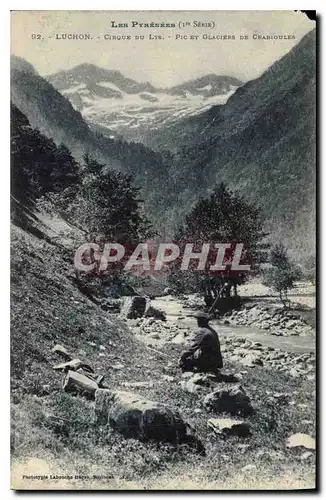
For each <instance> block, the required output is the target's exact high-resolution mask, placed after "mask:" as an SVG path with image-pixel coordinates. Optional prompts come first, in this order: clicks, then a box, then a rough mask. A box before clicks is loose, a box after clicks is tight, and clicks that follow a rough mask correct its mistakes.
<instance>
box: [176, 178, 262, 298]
mask: <svg viewBox="0 0 326 500" xmlns="http://www.w3.org/2000/svg"><path fill="white" fill-rule="evenodd" d="M261 214H262V211H261V209H260V207H259V206H258V205H256V204H254V203H249V202H248V201H246V200H245V199H244V198H243V197H242V196H240V195H239V194H238V193H236V192H233V191H232V190H230V189H228V188H227V187H226V185H225V184H224V183H221V184H219V185H218V186H217V187H216V188H215V189H214V191H213V193H212V194H211V195H210V197H209V198H207V199H201V200H199V201H198V203H197V204H196V205H195V207H194V208H193V209H192V210H191V212H190V213H189V214H188V215H187V216H186V219H185V222H184V224H183V225H182V226H181V227H180V228H179V230H178V231H177V234H176V236H175V239H176V241H177V242H178V243H179V245H180V247H181V249H183V248H184V247H185V244H186V243H193V244H194V245H195V247H196V245H197V246H198V248H201V245H202V244H203V243H210V244H211V245H213V244H216V243H230V244H231V249H230V250H229V251H228V252H227V255H226V256H227V258H229V260H230V259H231V258H232V257H233V252H234V249H235V245H236V244H237V243H242V244H243V250H244V251H245V254H244V255H243V260H242V264H249V265H250V267H251V271H250V272H255V270H257V268H258V266H259V264H260V263H261V262H264V261H266V258H267V253H266V249H267V247H268V245H267V243H266V242H264V238H265V237H266V233H265V232H264V230H263V219H262V215H261ZM212 263H213V262H212V261H211V260H210V259H208V262H207V266H206V269H205V270H204V271H203V272H198V271H194V270H190V271H188V272H186V271H180V272H178V271H177V269H176V266H178V265H179V263H177V264H176V266H173V268H171V271H170V278H169V282H170V284H172V285H173V283H172V282H174V283H175V282H176V281H178V286H179V288H180V287H181V282H183V283H185V282H186V283H188V284H190V285H191V288H193V289H198V287H201V288H202V289H203V288H205V287H206V284H207V281H209V280H210V279H211V277H212V274H211V272H210V271H209V266H210V265H211V264H212ZM196 267H197V262H196V261H194V268H196ZM219 278H222V280H223V279H224V278H227V279H228V280H231V281H233V282H234V283H233V284H234V285H236V284H239V283H240V282H244V280H245V279H246V278H247V273H243V272H242V273H241V277H240V276H239V275H237V274H235V273H234V274H232V273H230V272H228V271H226V272H225V273H220V274H219Z"/></svg>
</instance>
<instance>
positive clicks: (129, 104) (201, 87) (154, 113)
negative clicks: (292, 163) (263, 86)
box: [47, 64, 243, 142]
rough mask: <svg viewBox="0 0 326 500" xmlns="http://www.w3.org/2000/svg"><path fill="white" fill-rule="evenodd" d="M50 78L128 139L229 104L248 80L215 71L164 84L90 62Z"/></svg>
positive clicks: (89, 115) (88, 115)
mask: <svg viewBox="0 0 326 500" xmlns="http://www.w3.org/2000/svg"><path fill="white" fill-rule="evenodd" d="M47 79H48V81H49V82H50V83H51V84H52V85H53V86H54V87H55V88H56V89H57V90H58V91H59V92H60V93H61V94H63V95H64V96H65V97H66V98H68V99H69V101H70V102H71V103H72V105H73V106H74V108H75V109H76V110H78V111H80V112H81V113H82V115H83V117H84V118H85V119H86V120H88V121H89V122H91V123H93V124H94V125H97V126H101V128H102V127H105V128H107V129H109V130H111V131H112V130H113V131H115V132H116V133H119V134H122V135H123V136H124V137H125V138H126V139H128V140H136V141H143V142H146V132H147V131H148V130H153V129H160V128H161V127H162V126H166V125H169V124H171V123H175V122H177V121H178V120H180V119H181V118H185V117H187V116H193V115H196V114H199V113H202V112H203V111H205V110H207V109H209V108H210V107H211V106H214V105H216V104H224V103H225V102H226V101H227V100H228V98H229V97H230V96H231V95H232V94H233V93H234V92H235V90H236V89H237V88H238V87H239V86H241V85H242V84H243V82H241V81H240V80H238V79H236V78H233V77H229V76H220V75H213V74H211V75H207V76H204V77H201V78H198V79H196V80H191V81H189V82H185V83H183V84H181V85H177V86H175V87H172V88H170V89H160V88H155V87H153V85H151V84H150V83H148V82H145V83H139V82H136V81H135V80H132V79H130V78H126V77H125V76H123V75H122V74H121V73H120V72H119V71H110V70H106V69H102V68H98V67H97V66H94V65H91V64H82V65H80V66H77V67H75V68H73V69H72V70H69V71H61V72H59V73H56V74H54V75H51V76H49V77H47Z"/></svg>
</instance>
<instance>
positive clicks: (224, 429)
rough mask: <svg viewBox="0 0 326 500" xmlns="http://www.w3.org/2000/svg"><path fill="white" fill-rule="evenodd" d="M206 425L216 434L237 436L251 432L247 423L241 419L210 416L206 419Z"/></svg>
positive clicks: (247, 434)
mask: <svg viewBox="0 0 326 500" xmlns="http://www.w3.org/2000/svg"><path fill="white" fill-rule="evenodd" d="M207 426H208V427H209V428H210V429H212V430H213V431H214V432H215V433H216V434H226V435H234V436H239V437H247V436H249V435H250V434H251V432H250V426H249V424H248V423H247V422H244V421H243V420H235V419H231V418H210V419H209V420H208V421H207Z"/></svg>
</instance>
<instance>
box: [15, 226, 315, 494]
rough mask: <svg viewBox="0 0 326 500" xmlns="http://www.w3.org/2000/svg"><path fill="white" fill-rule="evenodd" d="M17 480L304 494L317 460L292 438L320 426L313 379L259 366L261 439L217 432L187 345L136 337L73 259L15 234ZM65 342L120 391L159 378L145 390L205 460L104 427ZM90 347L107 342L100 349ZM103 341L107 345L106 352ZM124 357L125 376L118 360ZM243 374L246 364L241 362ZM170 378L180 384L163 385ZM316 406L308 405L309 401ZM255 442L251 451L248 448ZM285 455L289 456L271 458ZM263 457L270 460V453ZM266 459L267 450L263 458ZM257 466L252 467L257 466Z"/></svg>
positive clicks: (29, 484) (255, 391)
mask: <svg viewBox="0 0 326 500" xmlns="http://www.w3.org/2000/svg"><path fill="white" fill-rule="evenodd" d="M12 247H13V248H12V274H13V277H12V339H11V342H12V446H13V451H12V458H13V479H12V484H13V486H15V487H19V485H21V484H22V478H21V475H22V474H23V473H30V474H41V473H47V474H50V473H52V474H64V475H66V474H71V475H75V474H80V475H92V474H99V475H105V476H107V477H108V479H107V480H106V481H105V480H103V481H98V480H96V481H93V479H87V480H85V481H83V480H75V479H73V480H72V481H70V480H65V479H63V480H58V481H51V482H49V483H46V482H45V481H40V480H35V481H32V480H28V481H25V482H24V488H31V489H35V488H39V489H42V488H44V487H48V488H58V489H60V488H63V487H68V486H69V487H71V486H72V487H73V488H90V487H91V486H93V487H95V488H104V489H105V488H113V489H123V488H142V489H155V488H157V489H158V488H165V489H185V488H189V489H198V488H199V489H203V488H209V489H215V488H239V489H241V488H250V487H251V488H262V489H266V488H288V487H289V488H291V487H292V488H293V487H297V488H298V487H309V486H310V487H311V486H312V485H313V477H314V458H313V457H310V458H308V459H307V460H306V461H304V462H303V461H302V460H300V455H301V453H302V450H301V451H290V450H286V449H285V446H284V441H285V438H286V437H287V436H288V435H290V434H291V433H292V432H309V434H312V435H313V425H311V424H303V423H302V420H303V419H305V420H312V421H314V413H315V411H314V410H315V404H314V386H313V382H312V381H304V380H302V379H299V380H298V379H293V378H291V377H289V376H287V375H285V374H280V373H273V372H271V371H267V370H266V369H264V368H261V367H256V368H253V369H250V368H249V369H248V373H247V374H245V375H244V380H243V386H244V387H245V388H246V390H247V391H248V393H249V395H250V396H251V398H252V400H253V404H254V406H255V408H256V414H255V415H253V416H252V417H250V419H249V420H250V421H251V423H252V428H253V436H252V437H251V438H248V439H242V440H239V439H237V438H227V439H225V440H224V439H221V438H217V437H215V436H214V435H212V434H211V433H210V432H209V431H208V430H207V427H206V421H207V418H209V417H213V416H214V415H209V414H207V413H206V412H203V411H202V412H201V413H194V411H193V410H194V409H195V408H200V404H199V400H198V396H197V395H191V394H188V393H185V392H184V391H182V390H181V389H180V387H179V386H178V385H177V383H178V380H179V378H180V374H178V370H177V369H176V368H175V367H174V366H175V364H176V360H177V357H178V351H179V347H178V346H168V347H167V348H166V351H165V354H166V355H168V356H169V359H170V360H171V361H172V362H173V366H172V367H169V366H168V364H167V361H168V359H167V358H166V357H165V356H161V355H160V354H157V353H155V352H154V351H151V350H149V349H147V348H145V347H144V346H142V345H140V344H138V343H136V342H135V340H134V339H133V338H132V336H131V333H130V332H129V331H128V329H127V328H126V326H125V325H124V324H123V323H121V322H119V321H118V320H117V319H116V318H115V317H113V316H110V315H109V314H107V313H104V312H103V311H102V310H101V309H100V308H98V307H97V306H95V305H94V304H92V303H91V302H90V301H89V300H88V299H87V298H85V297H83V296H82V295H81V294H80V293H79V292H78V291H77V290H76V289H75V288H74V287H73V285H72V283H71V282H70V280H69V276H70V274H71V262H72V258H71V257H72V256H71V255H70V254H69V252H68V251H63V250H62V249H60V247H57V246H52V245H50V244H49V243H45V242H44V241H42V240H39V239H37V238H36V237H34V236H30V235H28V234H27V233H25V232H23V231H22V230H20V229H18V228H16V227H15V226H14V227H13V230H12ZM58 342H59V343H63V344H64V345H65V346H66V347H67V348H68V349H69V350H71V351H72V352H73V353H75V354H76V355H78V356H80V357H82V358H83V359H87V360H88V361H89V362H90V364H91V365H93V366H94V368H95V369H96V370H97V371H98V372H100V373H103V374H105V375H106V377H107V381H108V382H109V383H110V386H112V387H116V388H117V387H121V388H122V387H123V382H126V381H142V380H149V379H152V380H154V381H155V383H154V387H152V388H146V389H139V390H137V392H139V393H141V394H143V395H144V396H146V397H148V398H151V399H157V400H160V401H162V402H165V403H167V404H169V405H170V406H171V407H178V408H180V409H181V411H182V413H183V414H184V415H185V416H186V417H187V418H188V420H189V421H190V422H191V423H192V424H193V425H194V427H195V428H196V429H197V431H198V434H199V436H200V437H201V438H202V439H203V441H204V442H205V445H206V449H207V456H206V457H205V458H203V457H199V456H196V455H194V454H193V453H192V452H190V451H189V450H188V449H187V448H181V449H178V450H177V449H174V448H173V447H171V446H168V445H164V446H163V445H157V444H155V443H139V442H138V441H135V440H131V439H129V440H126V439H124V438H122V437H121V436H120V435H119V434H117V433H115V432H113V431H110V430H108V431H107V430H103V429H102V430H101V429H99V428H97V427H95V426H94V425H93V403H91V402H89V401H86V400H84V399H82V398H73V397H71V396H69V395H67V394H65V393H63V392H62V391H61V389H60V387H61V376H60V375H59V374H57V373H55V372H54V371H53V370H52V365H53V364H55V363H56V362H57V361H58V359H57V358H55V357H54V356H53V354H52V353H51V348H52V347H53V345H54V344H55V343H58ZM88 342H94V343H96V346H91V345H90V344H89V343H88ZM100 345H102V346H104V348H105V349H103V348H102V349H101V348H100ZM117 362H120V363H122V364H123V365H124V366H125V369H123V370H114V369H113V368H112V365H114V364H115V363H117ZM235 368H237V367H235ZM164 372H166V373H168V374H170V375H172V376H174V377H175V381H173V382H168V381H166V380H164V379H163V373H164ZM267 391H271V392H289V393H291V394H292V395H293V400H294V401H295V404H294V405H283V406H282V405H281V406H279V407H275V406H274V405H273V404H271V403H270V402H269V401H268V396H269V395H268V394H267ZM299 403H303V404H306V405H307V406H306V407H299V406H298V404H299ZM243 444H248V445H249V447H248V448H243V447H242V446H241V445H243ZM262 450H263V451H269V452H272V453H273V452H277V453H278V454H279V455H278V456H272V457H271V456H268V455H266V454H265V455H264V454H261V453H260V452H261V451H262ZM258 452H259V453H258ZM257 453H258V455H257ZM248 464H254V465H256V469H253V470H251V471H247V472H245V471H242V470H241V469H242V468H243V467H244V466H246V465H248Z"/></svg>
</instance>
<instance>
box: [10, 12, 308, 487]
mask: <svg viewBox="0 0 326 500" xmlns="http://www.w3.org/2000/svg"><path fill="white" fill-rule="evenodd" d="M316 29H317V28H316V16H315V12H313V11H306V12H303V11H189V12H187V11H59V10H58V11H55V10H49V11H13V12H12V13H11V245H12V250H11V413H12V416H11V443H12V449H11V459H12V465H11V471H12V476H11V487H12V488H13V489H16V490H111V491H112V490H156V491H158V490H172V491H177V490H187V491H190V490H243V491H248V490H251V491H253V490H262V491H269V490H301V489H302V490H313V489H315V488H316V473H317V472H318V471H316V463H315V462H316V448H318V434H317V435H316V393H315V383H316V352H315V351H316V350H315V347H316V319H315V307H316V306H315V291H316V289H315V283H316V220H315V218H316V37H317V32H316ZM316 442H317V443H316Z"/></svg>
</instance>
